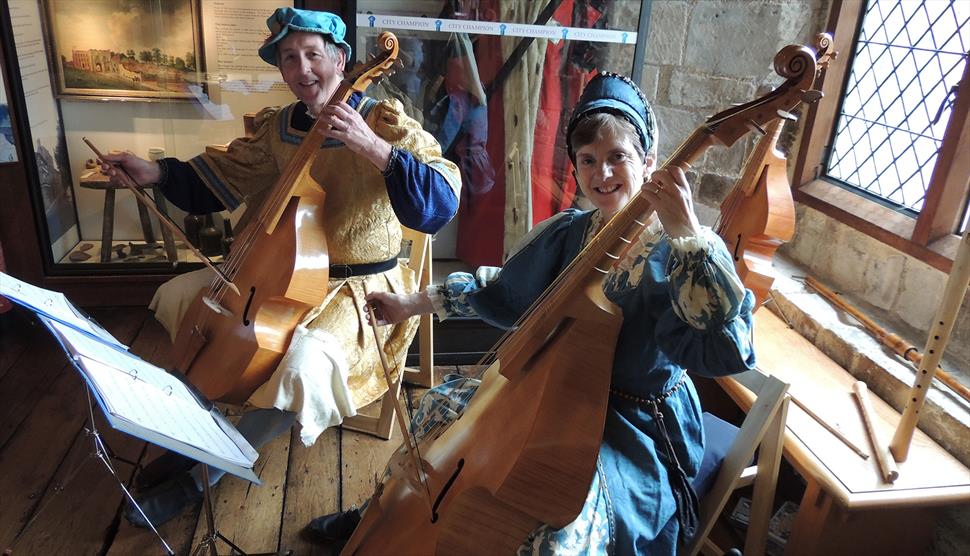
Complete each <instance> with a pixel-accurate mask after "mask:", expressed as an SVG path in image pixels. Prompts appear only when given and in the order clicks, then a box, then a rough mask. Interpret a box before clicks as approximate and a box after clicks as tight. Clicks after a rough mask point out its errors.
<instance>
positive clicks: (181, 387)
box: [41, 317, 198, 405]
mask: <svg viewBox="0 0 970 556" xmlns="http://www.w3.org/2000/svg"><path fill="white" fill-rule="evenodd" d="M41 320H42V321H44V322H45V323H46V324H47V326H48V327H50V328H53V329H54V332H55V333H56V334H60V335H61V336H62V337H63V339H64V342H62V343H64V344H66V345H65V346H64V347H66V348H67V349H68V351H70V352H71V354H72V355H81V356H84V357H86V358H88V359H93V360H95V361H98V362H99V363H103V364H105V365H107V366H109V367H111V368H112V369H115V370H116V371H118V372H120V373H123V374H124V375H126V376H128V377H129V378H131V379H136V380H141V381H144V382H146V383H148V384H150V385H152V386H154V387H155V388H156V389H157V390H160V391H162V392H164V393H166V394H167V395H170V396H173V397H175V398H179V399H181V400H183V401H185V402H187V403H193V404H196V405H198V402H197V401H196V399H195V396H193V395H192V393H191V392H189V389H188V388H186V386H185V384H183V383H182V381H181V380H179V379H178V378H176V377H174V376H172V375H171V374H169V373H168V372H166V371H165V370H164V369H161V368H159V367H156V366H155V365H152V364H151V363H149V362H147V361H145V360H143V359H140V358H138V357H136V356H135V355H132V354H131V353H128V352H125V351H117V350H113V349H105V346H104V344H102V343H101V342H99V341H97V340H95V339H93V338H91V337H89V336H87V335H86V334H81V333H80V332H78V331H77V330H74V329H73V328H71V327H70V326H67V325H65V324H62V323H60V322H57V321H54V320H51V319H47V318H44V317H41Z"/></svg>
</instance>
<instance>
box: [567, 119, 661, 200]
mask: <svg viewBox="0 0 970 556" xmlns="http://www.w3.org/2000/svg"><path fill="white" fill-rule="evenodd" d="M597 116H599V115H597ZM603 116H605V117H606V118H609V119H613V120H614V121H615V122H617V123H620V122H622V123H621V125H600V126H599V127H598V129H596V130H595V132H594V134H592V135H591V137H594V138H595V139H594V140H593V141H592V142H590V143H588V144H586V145H581V146H578V147H577V148H576V181H577V182H579V187H580V189H582V191H583V194H585V195H586V197H587V198H588V199H589V200H590V201H591V202H592V203H593V205H595V206H596V208H598V209H600V210H601V211H603V214H604V215H605V216H607V217H609V216H612V215H614V214H616V212H617V211H619V210H620V209H621V208H623V207H624V206H626V204H627V203H628V202H630V200H631V199H633V196H634V195H636V194H637V193H638V192H639V191H640V187H641V186H643V181H644V178H645V177H646V176H648V175H649V172H650V171H651V170H652V167H653V160H652V159H651V158H646V159H644V157H643V155H642V154H641V153H640V152H639V149H637V145H638V141H637V136H636V132H635V131H634V130H633V126H632V125H630V124H628V123H627V122H626V121H621V120H618V119H616V118H615V116H609V115H605V114H604V115H603ZM623 124H625V125H623ZM577 135H578V134H576V133H574V135H573V137H574V139H575V138H576V137H577Z"/></svg>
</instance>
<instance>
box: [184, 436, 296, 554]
mask: <svg viewBox="0 0 970 556" xmlns="http://www.w3.org/2000/svg"><path fill="white" fill-rule="evenodd" d="M289 444H290V436H289V435H287V434H283V435H280V436H278V437H277V438H275V439H274V440H272V441H271V442H270V443H269V444H267V445H266V446H264V447H263V449H262V450H260V456H259V459H258V460H257V461H256V465H255V467H254V468H253V470H254V472H255V473H256V475H257V476H258V477H259V479H260V481H262V483H263V484H262V485H256V484H253V483H250V482H249V481H246V480H243V479H240V478H237V477H233V476H231V475H226V476H225V477H224V478H223V479H222V480H221V481H220V482H219V484H218V485H217V486H216V488H214V489H212V495H213V501H212V510H213V514H214V517H215V525H216V529H217V530H218V531H219V532H220V533H221V534H222V535H223V536H225V537H226V538H227V539H229V540H230V541H231V542H232V543H233V544H235V545H236V546H238V547H239V548H240V549H242V550H243V551H244V552H247V553H254V552H262V553H265V552H275V551H276V550H277V546H278V544H279V539H280V515H282V512H283V488H284V485H285V483H286V466H287V462H288V461H289ZM207 531H208V527H207V523H206V520H205V518H204V516H203V517H200V519H199V526H198V528H197V529H196V531H195V536H194V538H193V542H192V544H193V546H198V544H199V542H200V541H201V540H202V538H203V535H204V534H205V533H206V532H207ZM217 546H219V551H220V552H228V547H227V546H226V545H225V544H223V543H219V544H218V545H217Z"/></svg>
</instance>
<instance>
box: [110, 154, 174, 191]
mask: <svg viewBox="0 0 970 556" xmlns="http://www.w3.org/2000/svg"><path fill="white" fill-rule="evenodd" d="M118 166H121V167H122V168H124V169H125V170H126V171H127V172H128V175H130V176H131V177H132V179H134V180H135V181H136V182H138V185H148V184H153V183H158V180H160V179H162V169H161V168H160V167H159V166H158V163H157V162H153V161H149V160H145V159H143V158H138V157H137V156H135V155H133V154H131V153H130V152H121V151H111V152H110V153H108V154H106V155H104V160H102V161H101V173H103V174H105V175H107V176H108V177H109V178H111V183H114V184H121V180H122V179H123V178H122V177H121V171H120V170H119V169H118V168H117V167H118Z"/></svg>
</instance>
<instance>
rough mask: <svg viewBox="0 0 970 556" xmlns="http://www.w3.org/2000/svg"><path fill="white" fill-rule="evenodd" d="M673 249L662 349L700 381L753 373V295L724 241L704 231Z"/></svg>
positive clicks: (661, 326)
mask: <svg viewBox="0 0 970 556" xmlns="http://www.w3.org/2000/svg"><path fill="white" fill-rule="evenodd" d="M671 243H672V244H674V245H675V248H673V249H672V250H671V254H670V259H669V264H668V268H667V279H668V281H669V287H670V299H671V309H669V310H667V311H665V312H664V314H663V315H661V317H660V319H659V322H658V323H657V330H656V336H655V337H656V340H657V343H658V345H659V346H660V348H661V349H662V350H663V351H664V353H666V354H667V356H668V357H670V359H671V360H672V361H674V362H675V363H677V364H679V365H681V366H683V367H685V368H687V369H690V370H691V371H693V372H695V373H697V374H699V375H702V376H708V377H713V376H723V375H727V374H732V373H737V372H741V371H746V370H749V369H752V368H754V366H755V355H754V343H753V336H752V324H753V323H752V312H753V310H754V295H753V294H752V293H751V291H749V290H746V289H745V288H744V285H743V284H742V283H741V280H740V279H739V278H738V276H737V273H736V272H735V270H734V261H733V260H732V259H731V255H730V254H729V253H728V252H727V249H726V248H725V246H724V243H723V241H721V238H719V237H717V235H716V234H714V233H713V232H712V231H710V230H709V229H707V228H705V229H703V230H702V233H700V234H699V235H698V236H696V237H694V238H685V239H681V240H672V241H671Z"/></svg>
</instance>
